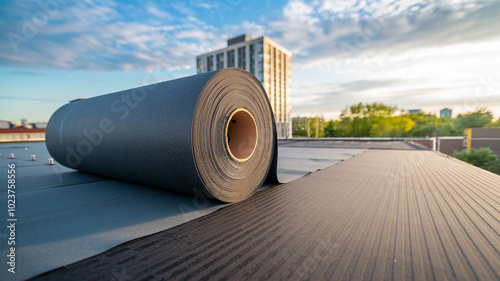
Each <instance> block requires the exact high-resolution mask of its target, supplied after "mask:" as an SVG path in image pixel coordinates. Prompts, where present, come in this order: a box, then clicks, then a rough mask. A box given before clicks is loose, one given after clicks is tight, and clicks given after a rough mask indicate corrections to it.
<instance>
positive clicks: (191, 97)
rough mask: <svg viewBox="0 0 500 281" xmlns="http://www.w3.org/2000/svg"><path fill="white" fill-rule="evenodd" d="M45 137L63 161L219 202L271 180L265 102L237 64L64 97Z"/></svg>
mask: <svg viewBox="0 0 500 281" xmlns="http://www.w3.org/2000/svg"><path fill="white" fill-rule="evenodd" d="M46 144H47V148H48V150H49V152H50V154H51V155H52V157H54V159H55V160H56V161H57V162H59V163H61V164H62V165H64V166H67V167H69V168H74V169H77V170H79V171H82V172H88V173H93V174H98V175H102V176H106V177H110V178H115V179H120V180H124V181H129V182H134V183H139V184H145V185H150V186H155V187H161V188H166V189H169V190H171V191H176V192H182V193H188V194H194V195H204V196H208V197H211V198H216V199H218V200H220V201H223V202H237V201H241V200H244V199H246V198H248V197H250V196H251V195H252V194H253V193H255V192H256V190H257V189H258V188H259V187H260V186H261V185H262V184H263V183H264V182H265V181H267V182H270V183H275V182H277V174H276V172H277V167H276V164H277V138H276V125H275V123H274V117H273V113H272V109H271V105H270V103H269V100H268V98H267V95H266V93H265V91H264V89H263V87H262V85H261V83H260V82H259V81H258V80H257V79H256V78H255V77H254V76H253V75H251V74H250V73H248V72H246V71H244V70H242V69H238V68H229V69H225V70H220V71H213V72H207V73H203V74H198V75H193V76H189V77H185V78H181V79H176V80H171V81H167V82H161V83H157V84H152V85H148V86H143V87H139V88H135V89H130V90H125V91H121V92H116V93H112V94H107V95H102V96H98V97H93V98H89V99H81V100H76V101H73V102H70V103H68V104H66V105H64V106H62V107H61V108H59V109H58V110H57V111H56V112H55V113H54V114H53V115H52V117H51V118H50V121H49V123H48V126H47V131H46Z"/></svg>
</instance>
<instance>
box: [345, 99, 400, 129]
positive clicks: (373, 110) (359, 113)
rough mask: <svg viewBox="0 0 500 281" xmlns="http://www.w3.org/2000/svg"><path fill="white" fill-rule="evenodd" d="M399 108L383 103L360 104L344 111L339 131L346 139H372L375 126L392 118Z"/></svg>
mask: <svg viewBox="0 0 500 281" xmlns="http://www.w3.org/2000/svg"><path fill="white" fill-rule="evenodd" d="M396 110H397V108H396V107H395V106H387V105H385V104H381V103H372V104H363V103H358V104H356V105H352V106H350V107H349V108H347V109H345V110H343V111H342V113H341V114H340V122H339V127H340V128H339V129H340V130H339V131H340V132H342V136H346V137H371V136H372V130H373V127H374V125H376V124H378V123H379V122H380V121H381V120H382V119H384V118H388V117H391V116H392V115H393V114H394V113H395V112H396Z"/></svg>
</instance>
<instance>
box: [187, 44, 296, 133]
mask: <svg viewBox="0 0 500 281" xmlns="http://www.w3.org/2000/svg"><path fill="white" fill-rule="evenodd" d="M291 61H292V53H291V52H290V51H289V50H287V49H285V48H284V47H282V46H280V45H278V44H276V43H275V42H273V41H272V40H271V39H269V38H268V37H266V36H263V37H259V38H257V39H253V38H252V37H250V36H248V35H247V34H244V35H241V36H238V37H235V38H232V39H229V40H227V48H224V49H221V50H217V51H212V52H209V53H206V54H203V55H199V56H197V57H196V68H197V72H198V73H203V72H208V71H213V70H219V69H223V68H228V67H239V68H242V69H245V70H247V71H248V72H250V73H252V74H253V75H254V76H255V77H257V79H259V81H260V82H261V83H262V85H263V86H264V89H265V90H266V92H267V95H268V97H269V101H270V102H271V106H272V108H273V112H274V118H275V120H276V127H277V131H278V137H280V138H287V137H291V136H292V119H291V111H292V104H291V96H290V91H291V69H292V62H291Z"/></svg>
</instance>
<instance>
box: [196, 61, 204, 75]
mask: <svg viewBox="0 0 500 281" xmlns="http://www.w3.org/2000/svg"><path fill="white" fill-rule="evenodd" d="M196 69H197V70H198V73H202V72H203V66H202V65H201V59H200V58H198V59H196Z"/></svg>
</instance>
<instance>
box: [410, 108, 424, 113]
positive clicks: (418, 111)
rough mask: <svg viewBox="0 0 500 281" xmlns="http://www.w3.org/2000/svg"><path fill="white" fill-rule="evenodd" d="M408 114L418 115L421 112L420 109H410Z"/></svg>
mask: <svg viewBox="0 0 500 281" xmlns="http://www.w3.org/2000/svg"><path fill="white" fill-rule="evenodd" d="M408 112H410V114H419V113H421V112H422V111H421V110H420V109H410V110H409V111H408Z"/></svg>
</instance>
